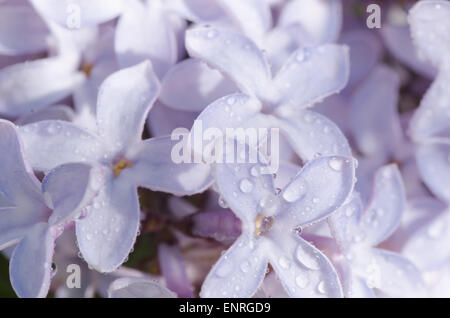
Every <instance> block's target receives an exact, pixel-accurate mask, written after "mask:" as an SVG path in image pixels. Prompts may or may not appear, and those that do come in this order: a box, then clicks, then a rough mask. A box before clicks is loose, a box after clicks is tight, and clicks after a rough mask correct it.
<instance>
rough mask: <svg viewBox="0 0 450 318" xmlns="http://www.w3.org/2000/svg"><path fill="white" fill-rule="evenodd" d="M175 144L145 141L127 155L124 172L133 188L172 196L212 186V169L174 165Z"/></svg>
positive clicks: (166, 140)
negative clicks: (143, 188) (161, 192)
mask: <svg viewBox="0 0 450 318" xmlns="http://www.w3.org/2000/svg"><path fill="white" fill-rule="evenodd" d="M176 144H177V141H174V140H171V138H170V137H169V136H167V137H157V138H151V139H147V140H145V141H143V142H141V143H139V144H138V145H136V147H134V148H133V149H132V150H131V152H130V153H129V154H128V156H127V157H128V159H129V160H131V162H132V166H131V167H130V168H128V169H125V170H124V171H123V174H126V175H127V176H128V177H129V178H130V179H131V180H133V183H135V184H136V185H139V186H142V187H146V188H149V189H152V190H154V191H164V192H169V193H173V194H175V195H192V194H195V193H200V192H203V191H205V190H206V189H207V188H208V187H209V186H210V185H211V183H212V178H211V167H210V166H209V165H207V164H204V163H183V162H182V163H175V161H174V160H173V157H172V151H173V149H174V147H175V145H176Z"/></svg>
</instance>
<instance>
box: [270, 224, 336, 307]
mask: <svg viewBox="0 0 450 318" xmlns="http://www.w3.org/2000/svg"><path fill="white" fill-rule="evenodd" d="M275 224H276V223H275ZM269 235H270V237H271V238H272V240H265V242H264V244H266V245H268V247H267V248H268V249H269V250H270V253H269V262H270V265H272V267H273V268H274V269H275V272H276V274H277V276H278V277H279V278H280V281H281V283H282V285H283V287H284V289H285V290H286V292H287V293H288V294H289V296H291V297H300V298H309V297H318V298H323V297H333V298H336V297H342V287H341V284H340V282H339V278H338V274H337V272H336V270H335V269H334V267H333V266H332V265H331V262H330V261H329V260H328V259H327V257H326V256H325V255H324V254H322V253H321V252H320V251H319V250H318V249H317V248H315V247H314V246H313V245H311V244H309V243H308V242H306V241H305V240H303V239H302V238H300V237H299V236H298V234H297V233H296V232H295V231H293V232H291V233H288V232H287V231H286V230H285V229H277V231H275V228H274V231H271V232H270V234H269Z"/></svg>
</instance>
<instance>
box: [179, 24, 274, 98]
mask: <svg viewBox="0 0 450 318" xmlns="http://www.w3.org/2000/svg"><path fill="white" fill-rule="evenodd" d="M186 48H187V50H188V53H189V54H190V56H191V57H195V58H199V59H201V60H203V61H204V62H206V63H207V64H208V65H211V66H212V67H213V68H216V69H217V70H219V71H220V72H221V73H223V74H224V75H225V76H227V77H229V78H230V79H231V80H232V81H233V82H234V83H236V85H237V86H238V87H239V89H241V90H242V92H244V93H246V94H249V95H252V96H258V97H259V98H261V99H267V100H269V101H270V100H272V99H273V98H274V94H275V92H274V91H273V87H272V85H271V81H272V76H271V73H270V68H269V65H268V64H267V62H266V59H265V57H264V55H263V53H262V52H261V51H260V50H259V48H258V47H257V46H256V44H255V43H253V42H252V41H251V40H250V39H248V38H247V37H245V36H243V35H241V34H240V33H237V32H233V31H229V30H224V29H215V28H207V27H198V28H194V29H192V30H189V31H187V32H186Z"/></svg>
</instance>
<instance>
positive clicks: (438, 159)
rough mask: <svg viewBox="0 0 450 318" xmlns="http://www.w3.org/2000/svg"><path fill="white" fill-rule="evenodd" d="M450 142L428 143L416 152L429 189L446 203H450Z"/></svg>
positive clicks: (420, 169)
mask: <svg viewBox="0 0 450 318" xmlns="http://www.w3.org/2000/svg"><path fill="white" fill-rule="evenodd" d="M449 158H450V141H448V142H445V143H426V144H423V145H420V146H419V147H418V149H417V152H416V161H417V166H418V169H419V171H420V173H421V175H422V179H423V181H424V182H425V184H426V185H427V187H428V188H429V189H430V190H431V192H433V194H434V195H436V196H437V197H438V198H440V199H441V200H443V201H444V202H450V169H449V167H450V160H449Z"/></svg>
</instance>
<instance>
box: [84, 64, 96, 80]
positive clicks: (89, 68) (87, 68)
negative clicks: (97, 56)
mask: <svg viewBox="0 0 450 318" xmlns="http://www.w3.org/2000/svg"><path fill="white" fill-rule="evenodd" d="M93 68H94V65H93V64H87V63H86V64H83V65H82V66H81V71H82V72H83V73H84V74H86V76H87V77H89V76H90V75H91V72H92V69H93Z"/></svg>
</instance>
